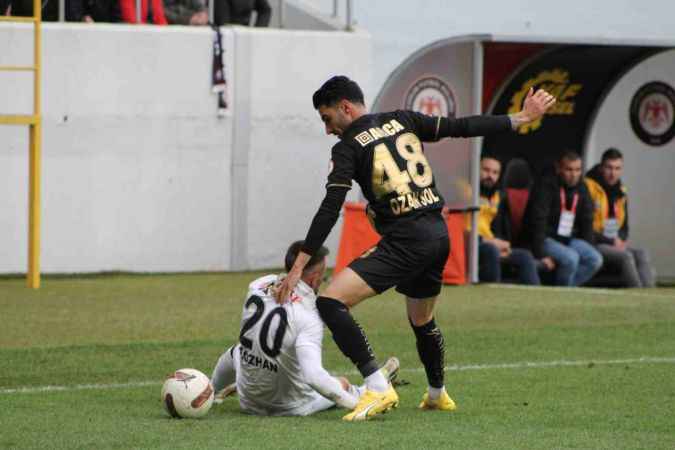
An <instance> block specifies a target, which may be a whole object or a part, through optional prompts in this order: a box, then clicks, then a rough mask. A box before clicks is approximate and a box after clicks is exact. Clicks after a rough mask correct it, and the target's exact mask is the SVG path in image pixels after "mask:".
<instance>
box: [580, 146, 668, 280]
mask: <svg viewBox="0 0 675 450" xmlns="http://www.w3.org/2000/svg"><path fill="white" fill-rule="evenodd" d="M622 172H623V155H622V154H621V152H620V151H619V150H617V149H615V148H610V149H607V150H606V151H605V152H604V153H603V154H602V160H601V162H600V164H597V165H596V166H594V167H593V168H592V169H591V170H589V171H588V173H587V174H586V179H585V182H586V187H587V188H588V190H589V192H590V194H591V198H592V199H593V203H594V204H595V212H594V214H593V233H594V235H595V242H596V244H597V248H598V251H600V254H602V257H603V258H604V259H605V264H607V265H610V266H613V267H616V268H618V269H619V271H620V273H621V278H622V281H623V282H624V283H625V286H626V287H654V284H655V283H654V278H655V274H654V269H653V267H652V265H651V262H650V258H649V252H647V250H645V249H640V248H635V247H632V246H630V247H629V246H628V194H627V192H626V188H625V186H624V185H623V183H622V182H621V174H622Z"/></svg>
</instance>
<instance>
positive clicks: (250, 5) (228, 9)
mask: <svg viewBox="0 0 675 450" xmlns="http://www.w3.org/2000/svg"><path fill="white" fill-rule="evenodd" d="M214 1H215V2H216V3H215V4H214V6H215V11H214V15H215V21H216V25H228V24H231V25H246V26H248V25H250V24H251V14H252V13H253V11H255V12H256V20H255V26H256V27H266V26H269V24H270V18H271V17H272V8H270V4H269V3H268V2H267V0H214Z"/></svg>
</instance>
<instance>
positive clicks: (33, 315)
mask: <svg viewBox="0 0 675 450" xmlns="http://www.w3.org/2000/svg"><path fill="white" fill-rule="evenodd" d="M257 275H258V274H255V273H245V274H208V275H162V276H140V275H109V276H101V277H81V278H49V277H48V278H46V279H45V280H43V287H42V288H41V289H40V290H38V291H32V290H29V289H27V288H25V287H24V284H25V283H24V280H22V279H18V278H16V279H13V278H4V279H0V316H1V317H2V324H1V326H0V449H13V448H34V449H52V448H56V449H151V448H170V449H210V448H213V449H224V448H232V449H244V448H251V449H305V448H326V449H335V448H342V449H361V448H386V449H399V448H414V449H417V450H422V449H430V448H457V449H558V448H560V449H562V448H570V449H571V448H575V449H577V448H578V449H649V450H653V449H674V448H675V289H655V290H623V291H614V292H609V291H603V290H579V289H569V290H562V289H553V288H548V289H547V288H541V289H526V288H507V287H503V286H480V287H459V288H453V287H447V288H445V289H444V290H443V293H442V299H441V301H440V304H439V308H438V310H437V322H438V323H439V324H440V325H441V327H442V329H443V331H444V334H445V340H446V345H447V350H446V362H447V364H448V366H449V370H448V371H447V372H446V383H447V386H448V390H449V392H450V394H451V396H452V397H453V398H454V399H455V401H456V402H457V404H458V406H459V409H458V411H456V412H455V413H450V414H448V413H441V412H422V411H419V410H417V409H416V406H417V404H418V402H419V400H420V398H421V395H422V393H423V391H424V389H425V385H426V382H425V377H424V373H423V372H422V370H421V365H420V363H419V362H418V360H417V355H416V350H415V344H414V339H413V334H412V332H411V330H410V328H409V326H408V323H407V320H406V318H405V313H404V311H405V309H404V304H403V301H402V300H401V299H400V298H399V297H398V296H397V295H396V294H395V293H394V292H391V293H387V294H385V295H382V296H380V297H377V298H374V299H371V300H369V301H367V302H366V303H365V304H363V305H362V306H359V307H358V308H357V309H356V310H355V315H356V317H357V319H358V320H359V321H360V322H361V324H362V325H363V326H364V328H365V330H366V331H367V333H368V335H369V338H370V341H371V343H372V345H373V347H374V349H375V351H376V353H377V354H378V356H379V358H380V359H381V360H384V359H385V358H386V357H387V356H389V355H397V356H398V357H399V358H400V360H401V364H402V373H401V377H402V378H404V379H406V380H408V381H409V382H410V384H409V385H407V386H402V387H400V389H399V395H400V396H401V407H400V408H399V409H397V410H396V411H394V412H393V413H391V414H387V415H385V416H383V417H382V418H381V419H379V420H375V421H372V422H367V423H358V424H349V423H343V422H341V421H340V420H339V419H340V417H341V415H342V414H344V412H342V411H337V410H333V411H327V412H323V413H320V414H317V415H315V416H313V417H308V418H259V417H251V416H246V415H243V414H241V413H239V412H238V403H237V400H236V399H235V398H230V399H227V401H226V402H225V403H224V404H223V405H219V406H215V407H214V408H213V409H212V410H211V412H210V413H209V414H208V416H207V417H206V418H205V419H203V420H172V419H169V418H168V416H167V415H166V414H165V413H164V411H163V410H162V406H161V403H160V399H159V391H160V387H161V383H162V380H163V378H164V376H165V375H166V374H168V373H170V372H171V371H173V370H174V369H178V368H181V367H195V368H197V369H200V370H202V371H203V372H205V373H207V374H208V375H210V374H211V370H212V367H213V364H214V363H215V361H216V360H217V358H218V356H219V355H220V353H221V352H222V351H223V350H224V349H225V348H227V347H228V346H229V345H230V344H231V343H233V342H234V341H235V339H236V337H237V335H238V331H239V330H238V323H239V315H240V311H241V304H242V302H243V300H244V299H243V296H244V295H245V289H246V286H247V284H248V282H249V281H251V280H252V279H253V278H255V277H256V276H257ZM324 347H325V354H324V364H325V366H326V367H327V368H328V369H329V370H330V371H332V372H334V373H338V374H347V375H348V376H350V378H351V379H352V380H354V381H358V380H359V378H358V377H357V376H356V375H355V374H354V370H353V368H352V367H351V365H350V363H349V362H348V360H346V359H345V358H344V357H343V356H342V355H341V354H340V353H339V352H338V350H337V348H336V347H335V345H334V344H333V342H332V340H331V339H330V337H329V336H326V339H325V341H324Z"/></svg>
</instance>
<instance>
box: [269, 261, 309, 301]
mask: <svg viewBox="0 0 675 450" xmlns="http://www.w3.org/2000/svg"><path fill="white" fill-rule="evenodd" d="M301 276H302V269H300V270H297V269H295V267H294V268H293V269H291V271H290V272H288V275H286V278H284V279H283V280H281V283H279V285H278V286H277V287H276V289H275V292H274V299H275V300H276V301H277V303H278V304H280V305H281V304H284V303H286V302H287V301H288V300H289V298H288V297H289V296H290V295H291V292H293V289H295V286H297V285H298V281H300V277H301Z"/></svg>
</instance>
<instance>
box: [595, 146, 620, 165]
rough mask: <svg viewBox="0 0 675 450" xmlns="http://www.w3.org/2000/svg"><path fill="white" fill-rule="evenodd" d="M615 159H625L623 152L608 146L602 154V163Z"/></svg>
mask: <svg viewBox="0 0 675 450" xmlns="http://www.w3.org/2000/svg"><path fill="white" fill-rule="evenodd" d="M615 159H623V154H622V153H621V152H620V151H619V150H617V149H615V148H608V149H607V150H605V152H604V153H603V154H602V159H601V160H600V163H601V164H604V163H605V161H610V160H611V161H614V160H615Z"/></svg>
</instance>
